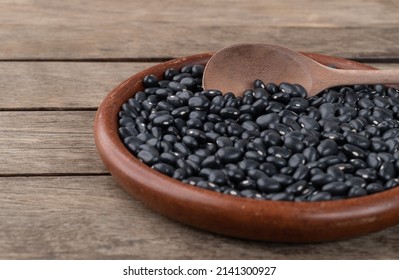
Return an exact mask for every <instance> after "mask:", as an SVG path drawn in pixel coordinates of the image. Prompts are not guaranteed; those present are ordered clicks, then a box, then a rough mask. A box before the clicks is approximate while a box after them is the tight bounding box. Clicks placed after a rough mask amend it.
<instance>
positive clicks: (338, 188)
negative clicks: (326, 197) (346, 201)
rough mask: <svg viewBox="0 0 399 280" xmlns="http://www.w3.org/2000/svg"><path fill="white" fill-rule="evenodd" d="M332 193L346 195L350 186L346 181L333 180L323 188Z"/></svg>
mask: <svg viewBox="0 0 399 280" xmlns="http://www.w3.org/2000/svg"><path fill="white" fill-rule="evenodd" d="M321 189H322V190H323V191H326V192H329V193H330V194H332V195H345V194H346V193H347V192H348V189H349V187H348V186H347V185H346V184H345V183H344V182H331V183H328V184H326V185H324V186H323V187H322V188H321Z"/></svg>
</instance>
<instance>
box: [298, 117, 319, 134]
mask: <svg viewBox="0 0 399 280" xmlns="http://www.w3.org/2000/svg"><path fill="white" fill-rule="evenodd" d="M298 123H299V124H300V125H301V126H302V127H304V128H306V129H309V130H315V131H318V130H320V125H319V123H318V122H317V121H316V120H314V119H313V118H311V117H309V116H302V117H300V118H299V119H298Z"/></svg>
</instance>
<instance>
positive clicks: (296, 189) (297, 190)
mask: <svg viewBox="0 0 399 280" xmlns="http://www.w3.org/2000/svg"><path fill="white" fill-rule="evenodd" d="M307 184H308V182H307V181H305V180H300V181H297V182H296V183H293V184H292V185H289V186H288V187H286V188H285V191H286V192H287V193H292V194H294V195H295V196H297V195H300V194H302V192H303V191H304V189H305V188H306V186H307Z"/></svg>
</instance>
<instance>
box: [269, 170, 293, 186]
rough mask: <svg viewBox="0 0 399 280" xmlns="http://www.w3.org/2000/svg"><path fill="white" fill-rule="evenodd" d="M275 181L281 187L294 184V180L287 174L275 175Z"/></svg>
mask: <svg viewBox="0 0 399 280" xmlns="http://www.w3.org/2000/svg"><path fill="white" fill-rule="evenodd" d="M272 178H273V180H275V181H277V182H278V183H279V184H280V185H281V186H288V185H291V184H292V183H294V178H292V177H291V176H289V175H286V174H282V173H279V174H275V175H273V177H272Z"/></svg>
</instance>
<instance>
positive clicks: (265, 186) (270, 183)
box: [256, 177, 282, 193]
mask: <svg viewBox="0 0 399 280" xmlns="http://www.w3.org/2000/svg"><path fill="white" fill-rule="evenodd" d="M256 186H257V187H258V189H259V191H261V192H263V193H276V192H280V191H281V190H282V187H281V185H280V184H279V183H278V182H277V181H276V180H274V179H272V178H270V177H264V178H260V179H258V180H256Z"/></svg>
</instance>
